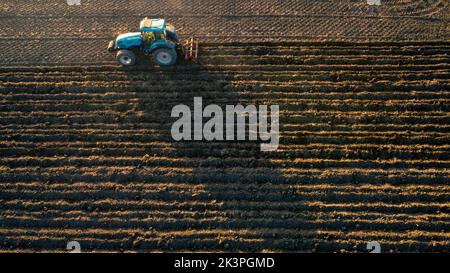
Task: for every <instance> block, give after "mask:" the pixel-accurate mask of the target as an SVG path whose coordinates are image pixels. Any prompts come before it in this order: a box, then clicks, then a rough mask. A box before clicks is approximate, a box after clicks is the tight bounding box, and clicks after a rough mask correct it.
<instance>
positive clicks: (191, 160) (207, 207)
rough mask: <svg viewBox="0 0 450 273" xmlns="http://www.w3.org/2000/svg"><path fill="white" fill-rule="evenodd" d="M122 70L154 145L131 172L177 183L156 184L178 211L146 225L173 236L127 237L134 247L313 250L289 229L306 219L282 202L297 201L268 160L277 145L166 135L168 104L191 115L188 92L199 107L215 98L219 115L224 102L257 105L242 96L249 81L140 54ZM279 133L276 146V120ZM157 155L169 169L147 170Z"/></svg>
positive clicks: (137, 119) (169, 123) (311, 244)
mask: <svg viewBox="0 0 450 273" xmlns="http://www.w3.org/2000/svg"><path fill="white" fill-rule="evenodd" d="M125 71H126V73H127V75H128V78H129V81H130V83H131V85H132V86H133V88H134V90H133V91H134V92H136V94H137V95H138V97H139V106H138V109H137V113H138V114H137V116H135V117H133V120H134V121H135V122H136V123H140V124H148V129H151V130H155V131H156V132H157V133H156V134H157V135H156V139H153V140H151V142H152V143H154V145H153V144H152V145H149V147H151V148H149V149H148V150H147V151H146V152H145V155H143V156H147V157H150V160H148V161H146V162H145V163H144V164H143V165H142V166H139V167H138V168H139V169H138V172H141V173H142V174H143V176H145V177H146V178H145V181H147V182H149V183H155V182H158V181H159V182H160V181H161V180H165V181H170V182H171V183H175V184H177V185H179V187H183V190H182V191H180V192H178V193H177V192H174V189H170V187H171V186H170V185H169V184H168V186H167V188H166V187H164V188H163V189H160V191H159V194H160V197H161V199H163V200H165V199H170V198H171V197H173V198H174V200H171V201H170V202H173V207H172V209H171V210H170V211H168V213H169V214H172V213H175V214H176V213H180V215H183V216H178V217H180V219H177V220H176V221H175V222H174V223H172V224H171V225H169V226H167V225H163V224H161V225H160V224H157V225H156V226H155V227H154V229H155V230H156V231H157V230H165V231H177V235H171V236H168V237H167V236H166V237H163V236H158V235H157V237H158V240H159V242H158V243H157V245H151V244H148V243H146V242H145V241H142V242H138V243H134V244H133V250H134V251H183V250H188V251H225V252H227V251H234V252H236V251H245V252H260V251H313V250H314V249H315V247H317V245H315V244H314V242H313V240H311V239H306V238H304V237H303V236H302V235H301V234H300V233H299V234H295V230H296V229H300V230H306V229H308V226H307V225H308V223H307V221H306V219H303V213H302V212H301V211H300V212H299V211H292V210H290V209H289V208H290V207H292V206H290V205H289V204H287V205H286V202H289V201H295V202H296V203H297V204H301V201H299V199H298V198H296V197H295V192H293V189H292V188H291V187H289V179H288V178H286V177H284V176H283V175H282V171H281V170H280V166H279V165H278V163H275V162H274V160H273V159H276V158H277V157H279V155H278V156H277V151H274V152H263V151H261V145H260V144H261V143H262V142H261V141H260V140H258V141H249V140H246V141H206V140H196V141H183V140H182V141H175V140H174V138H173V136H172V134H171V127H172V124H173V123H174V122H175V121H177V120H178V118H173V117H171V112H172V109H173V107H175V106H176V105H179V104H184V105H187V106H188V107H189V108H190V109H191V113H192V116H193V111H194V97H201V98H202V103H203V108H204V107H205V106H206V105H210V104H216V105H218V106H219V107H220V108H221V109H222V110H223V112H224V116H225V109H226V108H225V106H226V105H238V104H242V105H243V106H244V107H245V106H247V105H248V104H255V105H259V104H261V103H259V102H258V101H257V100H253V101H252V99H251V96H247V95H245V92H246V89H247V90H248V88H250V89H251V87H248V86H247V87H242V86H239V85H238V84H235V83H233V75H232V73H231V74H229V73H223V71H220V68H219V67H217V66H215V65H214V64H212V65H211V64H210V65H205V64H202V63H192V62H185V61H182V62H181V63H180V64H178V65H176V66H174V67H172V68H168V69H161V68H159V67H157V66H156V65H155V64H153V63H152V61H151V60H149V59H146V58H142V57H140V58H139V61H138V66H136V67H134V68H132V69H126V70H125ZM245 98H247V99H245ZM244 99H245V101H243V100H244ZM249 99H250V100H249ZM269 107H270V106H269ZM207 120H209V118H206V119H204V120H203V121H204V123H205V122H206V121H207ZM268 122H270V120H268ZM204 123H203V124H204ZM224 124H225V123H224ZM192 126H193V123H192ZM224 132H225V128H224ZM247 133H248V131H247ZM280 133H281V138H280V145H281V144H282V124H280ZM246 135H247V136H248V134H246ZM161 144H164V145H166V146H165V147H164V148H163V147H161ZM161 157H165V158H170V160H169V162H167V166H164V167H167V168H168V169H169V170H170V171H167V172H164V171H163V170H158V174H155V173H152V172H154V169H152V166H155V165H156V166H158V165H160V164H161V163H158V162H154V161H153V160H151V158H154V159H155V160H156V161H157V160H159V159H158V158H161ZM149 170H153V171H149ZM169 172H170V173H169ZM161 177H162V178H161ZM291 184H292V183H291ZM175 195H176V196H175ZM284 206H287V207H285V208H283V207H284ZM181 218H184V219H181Z"/></svg>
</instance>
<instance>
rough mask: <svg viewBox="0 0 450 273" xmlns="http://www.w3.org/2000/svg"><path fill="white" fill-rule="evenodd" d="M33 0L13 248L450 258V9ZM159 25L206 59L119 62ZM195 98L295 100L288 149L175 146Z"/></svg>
mask: <svg viewBox="0 0 450 273" xmlns="http://www.w3.org/2000/svg"><path fill="white" fill-rule="evenodd" d="M28 2H29V1H3V2H2V3H1V4H0V15H1V17H0V26H2V28H1V30H0V44H1V45H2V51H1V52H0V56H1V57H2V58H1V60H0V63H1V66H0V155H1V156H0V251H24V252H26V251H66V250H65V247H66V244H67V242H68V241H72V240H76V241H78V242H80V244H81V247H82V251H139V252H140V251H251V252H253V251H319V252H323V251H358V252H363V251H366V244H367V242H369V241H378V242H380V244H381V247H382V251H383V252H388V251H404V252H409V251H424V252H428V251H446V252H448V251H450V240H449V237H450V232H449V230H450V211H449V207H450V197H449V196H450V179H449V178H450V175H449V174H450V169H449V168H450V154H449V148H450V133H449V132H450V114H449V112H450V111H449V110H450V106H449V105H450V103H449V102H450V93H449V91H448V90H450V65H449V63H450V58H449V53H450V43H449V42H448V41H445V40H448V21H447V20H448V19H447V18H445V17H446V16H447V13H445V12H446V9H448V6H447V3H446V1H383V3H387V4H386V5H382V6H381V7H371V9H372V8H373V10H369V11H370V12H374V15H370V16H367V12H368V10H367V9H369V8H368V7H367V5H365V4H364V3H359V2H358V3H355V2H353V1H339V3H334V2H335V1H314V3H315V4H314V5H313V4H312V3H313V1H258V3H259V4H256V3H257V1H240V2H241V3H238V2H237V1H236V2H235V1H164V2H166V5H161V3H159V5H160V6H157V4H158V1H133V2H135V3H136V5H129V4H128V5H125V7H124V6H123V5H121V3H123V2H125V1H83V0H82V5H81V6H80V7H68V6H67V4H65V3H64V1H61V3H57V4H53V5H50V4H49V3H47V2H50V1H37V2H40V3H42V5H29V4H27V3H28ZM52 2H53V1H52ZM216 2H217V3H216ZM362 2H364V1H362ZM153 3H156V4H153ZM331 3H332V4H331ZM156 11H157V12H156ZM61 13H62V14H63V15H61ZM119 13H120V15H118V14H119ZM331 13H333V16H332V14H331ZM159 14H161V15H162V16H163V15H164V16H169V15H170V14H172V18H173V20H174V21H177V23H179V24H180V25H181V30H180V31H181V34H182V35H184V36H187V35H190V34H193V33H196V34H199V36H201V35H204V36H205V37H204V38H206V40H207V41H206V42H204V43H203V44H202V46H201V52H200V55H201V57H200V60H199V62H198V63H196V64H195V63H190V62H180V64H178V65H177V66H176V67H174V68H173V69H168V70H162V69H160V68H158V67H157V66H155V65H153V64H152V63H148V62H147V61H146V60H145V59H144V58H142V59H140V61H139V64H138V66H136V67H134V68H132V69H124V68H121V67H119V66H118V65H117V64H116V63H115V61H114V56H112V55H109V54H108V53H107V52H105V46H106V42H107V41H108V40H109V39H111V38H112V37H113V36H114V34H115V33H116V32H121V31H130V30H133V29H135V28H137V24H138V21H139V19H140V18H141V17H142V16H143V15H146V16H152V15H159ZM313 14H314V16H313ZM380 15H382V16H384V17H385V18H383V20H381V21H384V20H386V21H385V22H388V23H389V24H393V25H395V27H393V28H391V27H389V24H388V23H387V24H388V25H383V24H382V25H378V26H372V28H374V29H376V30H377V31H378V32H379V33H378V34H377V33H374V32H373V31H370V29H369V31H362V30H361V29H358V27H356V26H355V25H354V24H353V23H352V21H351V20H352V18H353V19H355V18H359V19H362V20H368V21H371V20H380V19H379V18H378V17H377V16H380ZM279 17H282V18H279ZM207 18H210V19H211V20H212V21H202V20H209V19H207ZM255 18H256V19H255ZM265 18H269V19H267V22H268V24H264V23H263V22H266V21H265ZM274 18H276V19H274ZM289 18H290V19H289ZM24 19H26V20H24ZM99 19H101V20H99ZM285 19H286V20H287V21H284V20H285ZM183 20H184V21H183ZM214 20H216V21H214ZM246 20H249V22H252V23H248V22H247V21H246ZM252 20H254V21H252ZM258 20H259V21H258ZM271 20H273V21H271ZM289 20H292V22H293V25H294V26H295V25H296V24H298V25H297V26H298V27H297V29H296V28H295V27H293V28H292V27H288V26H286V25H285V24H284V23H281V24H280V22H289ZM302 20H305V21H302ZM315 20H317V21H315ZM321 20H323V21H325V20H328V21H327V23H326V24H322V23H321ZM346 20H349V21H348V22H347V23H345V21H346ZM355 20H356V19H355ZM408 20H410V21H411V22H414V23H415V24H416V25H414V24H412V25H411V24H409V23H408V22H409V21H408ZM397 21H398V22H401V23H400V24H396V23H395V22H397ZM19 22H22V23H23V24H25V27H24V26H22V27H21V25H20V24H19ZM183 22H185V23H184V24H183ZM194 22H200V23H197V25H194ZM205 22H220V23H217V24H218V25H215V24H213V23H205ZM230 22H239V24H229V23H230ZM270 22H278V25H274V26H272V29H270V30H269V28H271V26H270V24H271V23H270ZM333 22H336V23H333ZM241 23H242V24H241ZM247 23H248V24H247ZM308 24H309V25H308ZM339 24H342V25H339ZM421 24H422V25H421ZM243 25H245V26H246V27H249V28H252V27H258V28H261V29H262V30H263V31H262V34H261V35H260V36H258V35H259V33H258V32H251V33H250V34H248V33H246V32H245V31H247V30H248V29H247V30H246V29H243V27H242V26H243ZM330 25H333V26H334V27H336V28H335V29H332V28H331V29H330V28H328V27H327V26H330ZM344 25H345V26H344ZM365 25H366V24H365ZM177 26H178V25H177ZM228 26H229V28H228ZM278 26H280V28H278ZM127 27H130V29H128V28H127ZM283 27H286V29H285V30H284V29H283ZM383 29H384V30H385V31H386V32H383ZM197 30H198V31H197ZM228 30H230V31H229V32H227V31H228ZM302 31H305V32H302ZM306 31H309V32H310V34H311V35H312V36H314V35H317V37H316V38H322V36H321V35H322V34H323V35H325V36H326V34H327V33H334V34H335V36H336V37H337V38H336V40H341V41H329V40H323V39H322V40H321V41H313V39H307V40H305V39H306V38H305V37H306V36H308V34H306ZM320 31H325V32H323V33H322V32H320ZM349 31H356V32H357V33H356V32H349ZM290 32H292V33H290ZM408 33H409V34H408ZM271 35H273V37H272V38H274V39H269V40H271V41H266V42H261V40H262V39H264V40H267V39H266V38H267V37H268V36H271ZM277 35H281V36H282V35H285V37H284V38H283V39H281V38H279V37H278V38H276V37H277ZM371 35H372V36H373V37H371ZM206 36H207V37H206ZM222 36H223V37H222ZM257 36H258V37H257ZM325 36H324V37H325ZM27 37H28V38H29V39H27ZM240 37H241V38H240ZM374 37H376V39H375V38H374ZM372 38H374V39H372ZM292 39H303V40H302V41H293V40H292ZM316 40H317V39H316ZM344 40H346V41H344ZM375 40H377V41H375ZM392 40H401V41H400V42H394V41H392ZM194 97H202V98H203V100H204V104H205V105H206V104H210V103H214V104H218V105H220V106H225V105H227V104H232V105H236V104H238V103H240V104H243V105H248V104H266V105H273V104H278V105H279V106H280V126H281V127H280V130H281V139H280V146H279V149H278V150H277V151H275V152H261V151H260V145H259V143H257V142H251V141H239V142H202V141H197V142H175V141H174V140H173V139H172V137H171V134H170V128H171V125H172V123H173V122H174V121H175V119H174V118H171V116H170V115H171V110H172V107H173V106H175V105H177V104H180V103H183V104H187V105H192V103H193V99H194Z"/></svg>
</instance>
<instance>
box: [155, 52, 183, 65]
mask: <svg viewBox="0 0 450 273" xmlns="http://www.w3.org/2000/svg"><path fill="white" fill-rule="evenodd" d="M153 60H154V61H155V62H156V63H158V64H159V65H160V66H170V65H173V64H175V63H176V61H177V52H176V51H175V49H168V48H160V49H157V50H155V51H154V52H153Z"/></svg>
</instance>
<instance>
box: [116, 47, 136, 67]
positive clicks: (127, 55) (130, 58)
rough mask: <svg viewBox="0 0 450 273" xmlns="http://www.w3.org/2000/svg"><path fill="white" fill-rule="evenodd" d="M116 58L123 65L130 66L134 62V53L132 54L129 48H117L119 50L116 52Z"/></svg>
mask: <svg viewBox="0 0 450 273" xmlns="http://www.w3.org/2000/svg"><path fill="white" fill-rule="evenodd" d="M116 59H117V61H118V62H119V63H120V64H121V65H123V66H131V65H135V64H136V54H134V52H133V51H131V50H126V49H122V50H119V52H117V55H116Z"/></svg>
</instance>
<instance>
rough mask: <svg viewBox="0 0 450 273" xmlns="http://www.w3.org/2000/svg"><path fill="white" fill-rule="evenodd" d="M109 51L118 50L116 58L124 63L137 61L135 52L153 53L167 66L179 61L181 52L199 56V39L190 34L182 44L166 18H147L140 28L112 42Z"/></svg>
mask: <svg viewBox="0 0 450 273" xmlns="http://www.w3.org/2000/svg"><path fill="white" fill-rule="evenodd" d="M108 51H110V52H117V53H116V59H117V61H118V62H119V63H120V64H121V65H123V66H132V65H135V64H136V53H139V52H141V53H144V54H145V55H150V56H152V57H153V60H154V61H155V62H156V63H158V64H159V65H160V66H163V67H167V66H171V65H173V64H175V63H176V62H177V59H178V56H179V55H180V56H184V58H185V59H193V60H196V59H197V55H198V39H196V38H191V39H189V40H188V41H186V42H185V43H184V44H180V40H179V38H178V35H177V32H176V31H175V28H174V27H173V26H172V25H170V24H168V23H167V22H166V20H164V19H149V18H144V19H143V20H142V21H141V23H140V32H131V33H126V34H121V35H119V36H118V37H117V38H116V39H115V40H113V41H111V42H109V45H108Z"/></svg>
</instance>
